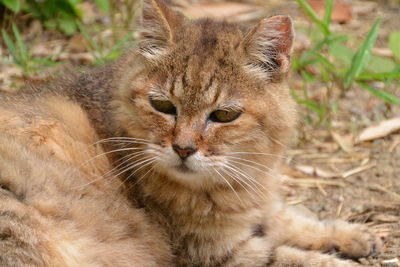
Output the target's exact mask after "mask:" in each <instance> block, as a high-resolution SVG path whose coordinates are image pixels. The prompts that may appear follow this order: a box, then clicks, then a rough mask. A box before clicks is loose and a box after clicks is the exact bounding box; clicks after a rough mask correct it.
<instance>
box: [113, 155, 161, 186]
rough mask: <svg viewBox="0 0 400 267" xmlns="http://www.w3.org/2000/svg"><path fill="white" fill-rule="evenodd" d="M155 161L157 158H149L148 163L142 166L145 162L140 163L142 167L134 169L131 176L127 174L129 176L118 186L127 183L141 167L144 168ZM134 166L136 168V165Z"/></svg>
mask: <svg viewBox="0 0 400 267" xmlns="http://www.w3.org/2000/svg"><path fill="white" fill-rule="evenodd" d="M156 160H157V156H155V157H153V158H151V159H150V161H147V163H146V164H143V163H145V161H144V162H140V164H143V165H142V166H140V167H139V168H137V169H136V170H135V171H134V172H132V173H131V174H129V176H128V177H126V178H125V179H124V180H122V182H121V183H120V185H119V186H122V185H123V184H125V182H126V181H128V180H129V179H130V178H131V177H132V176H133V175H134V174H135V173H136V172H137V171H139V170H140V169H142V168H143V167H146V166H148V165H150V164H152V163H153V162H154V161H156ZM136 166H137V164H136ZM135 184H136V183H135Z"/></svg>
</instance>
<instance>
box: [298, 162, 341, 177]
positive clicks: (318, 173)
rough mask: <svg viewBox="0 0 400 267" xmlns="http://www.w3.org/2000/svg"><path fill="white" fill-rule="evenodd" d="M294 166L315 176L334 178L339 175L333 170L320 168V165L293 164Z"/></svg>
mask: <svg viewBox="0 0 400 267" xmlns="http://www.w3.org/2000/svg"><path fill="white" fill-rule="evenodd" d="M294 167H295V168H296V169H297V170H299V171H301V172H303V173H305V174H308V175H312V176H315V177H321V178H335V177H338V176H339V175H338V174H337V173H335V172H332V171H328V170H324V169H321V168H320V167H315V166H308V165H295V166H294Z"/></svg>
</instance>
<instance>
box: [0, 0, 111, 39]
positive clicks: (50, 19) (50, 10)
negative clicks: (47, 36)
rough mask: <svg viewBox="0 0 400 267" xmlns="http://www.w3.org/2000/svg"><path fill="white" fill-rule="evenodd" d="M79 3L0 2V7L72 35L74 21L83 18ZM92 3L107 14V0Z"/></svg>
mask: <svg viewBox="0 0 400 267" xmlns="http://www.w3.org/2000/svg"><path fill="white" fill-rule="evenodd" d="M81 2H82V1H81V0H42V1H37V0H0V5H3V6H5V7H6V8H8V9H10V10H11V11H13V12H14V13H15V14H19V13H28V14H30V15H32V16H33V17H35V18H37V19H39V20H41V21H43V24H44V25H45V26H46V27H47V28H49V29H56V30H60V31H62V32H63V33H65V34H67V35H72V34H74V33H75V32H76V30H77V25H76V21H77V20H80V19H81V18H82V16H83V14H82V11H81V10H80V8H79V5H80V4H81ZM94 2H95V3H96V5H97V6H98V7H99V9H100V10H102V11H103V12H104V13H107V12H109V10H110V3H109V0H95V1H94Z"/></svg>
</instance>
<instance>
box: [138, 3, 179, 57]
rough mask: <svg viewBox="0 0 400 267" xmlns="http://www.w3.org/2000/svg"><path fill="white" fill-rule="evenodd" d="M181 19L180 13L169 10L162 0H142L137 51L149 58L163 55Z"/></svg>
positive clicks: (172, 41)
mask: <svg viewBox="0 0 400 267" xmlns="http://www.w3.org/2000/svg"><path fill="white" fill-rule="evenodd" d="M182 20H183V17H182V15H180V14H178V13H176V12H174V11H172V10H170V9H169V8H168V7H167V6H166V5H165V4H164V3H163V2H162V0H143V6H142V16H141V21H140V26H141V27H140V40H139V52H140V53H141V54H142V55H143V56H144V57H145V58H147V59H150V60H157V59H158V58H160V57H162V56H163V55H165V54H166V53H167V52H168V48H169V47H170V46H171V45H172V44H173V43H174V35H175V31H176V29H177V28H178V26H179V25H180V24H181V23H182Z"/></svg>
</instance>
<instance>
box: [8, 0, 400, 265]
mask: <svg viewBox="0 0 400 267" xmlns="http://www.w3.org/2000/svg"><path fill="white" fill-rule="evenodd" d="M169 2H170V4H171V5H174V6H176V7H177V8H178V9H181V10H182V9H183V10H184V12H185V13H186V14H187V15H189V16H191V17H196V16H201V15H203V13H202V12H203V11H204V10H208V12H209V13H208V15H210V16H217V17H218V16H220V15H221V12H227V14H228V15H227V16H228V17H229V16H231V14H230V12H231V13H235V12H237V10H238V11H239V13H240V11H241V10H242V11H243V8H247V9H248V10H250V11H249V12H247V11H246V12H247V13H246V14H247V15H246V14H239V15H235V16H231V20H243V21H244V23H247V22H248V21H249V20H250V21H252V20H253V21H254V20H255V19H257V18H259V17H260V16H265V15H267V14H289V15H291V16H292V17H293V19H294V22H295V24H296V27H297V28H304V27H307V25H309V22H308V20H307V19H306V18H305V16H304V15H303V14H302V12H301V11H300V9H299V8H298V6H297V4H296V3H295V1H277V0H270V1H265V0H246V1H241V2H244V3H245V4H246V5H248V6H246V7H245V6H241V7H240V6H235V5H230V6H228V5H226V4H224V2H222V3H221V1H219V4H220V6H211V9H210V8H209V6H208V8H209V9H207V8H205V9H204V10H203V11H201V10H202V8H200V7H204V6H200V7H199V6H196V5H197V3H198V2H200V4H201V3H202V2H201V1H186V0H175V1H174V0H170V1H169ZM314 2H318V0H314ZM342 2H344V3H347V4H348V5H349V6H350V7H351V9H352V11H353V12H352V15H351V16H350V17H346V16H348V14H347V15H346V14H341V12H340V10H342V11H343V9H339V11H338V12H339V14H338V16H339V18H338V19H339V20H340V19H344V20H346V21H345V23H343V24H338V23H336V24H333V25H332V27H333V28H334V29H335V30H337V31H341V32H345V33H347V34H350V35H352V36H361V37H362V36H365V35H366V33H367V32H368V31H369V29H370V27H371V25H372V23H373V21H374V20H375V18H376V17H377V16H381V17H382V18H383V23H382V27H381V30H380V33H379V37H378V40H377V49H375V53H377V54H381V55H386V54H387V49H386V40H387V37H388V34H389V33H390V32H391V31H393V30H396V29H399V25H398V24H399V18H398V15H399V14H400V13H399V12H400V2H399V1H397V0H391V1H390V0H387V1H384V0H379V1H378V0H377V1H355V0H347V1H345V0H342ZM189 3H190V4H189ZM193 3H194V4H193ZM193 5H194V6H193ZM253 5H258V8H255V10H253V11H254V12H253V11H251V9H252V8H253V9H254V6H253ZM260 6H262V9H260ZM342 13H343V12H342ZM341 15H344V16H345V18H340V16H341ZM42 30H43V29H40V28H38V26H37V24H34V23H32V24H31V25H30V26H29V28H28V30H27V33H24V34H28V35H29V34H30V35H35V34H38V32H41V31H42ZM102 34H103V35H104V36H106V37H107V36H109V33H108V32H106V31H104V32H102ZM107 34H108V35H107ZM27 38H28V39H29V38H30V37H29V36H28V37H27ZM107 38H108V37H107ZM307 45H309V40H308V38H307V36H306V35H305V34H304V32H302V31H301V30H300V31H299V32H298V35H297V39H296V45H295V52H296V51H301V50H302V49H306V48H307ZM65 51H66V52H65ZM32 52H33V54H34V55H40V56H48V55H54V54H57V56H56V57H53V59H55V60H63V59H64V60H69V61H70V62H72V63H76V62H79V63H81V64H82V63H87V62H90V61H92V60H93V54H92V53H89V52H88V51H86V49H85V42H82V36H74V37H72V38H68V39H67V38H65V37H62V36H61V37H60V35H55V37H54V36H53V37H51V36H50V37H49V35H48V34H46V33H44V34H43V39H42V40H41V41H39V42H36V45H35V46H34V49H33V51H32ZM2 54H3V55H4V54H6V52H5V50H4V48H3V52H2V51H1V50H0V56H1V55H2ZM389 57H390V55H389ZM59 69H60V68H59V67H56V68H55V69H53V70H52V71H50V72H54V71H58V70H59ZM11 74H16V77H14V78H13V79H10V77H11ZM20 76H21V71H20V70H19V69H18V68H16V67H15V66H13V65H12V64H6V63H5V62H1V61H0V87H1V88H2V89H3V90H13V83H16V84H18V81H20V80H18V79H19V77H20ZM290 84H291V86H292V88H295V89H296V87H299V86H300V87H301V86H303V83H302V82H301V77H300V76H299V75H298V74H296V73H293V74H292V75H291V83H290ZM313 90H314V93H315V94H316V95H317V96H318V94H324V91H323V90H322V91H321V92H319V91H318V90H319V88H314V89H313ZM391 90H392V93H394V94H395V95H397V96H400V88H398V87H392V88H391ZM337 101H338V112H337V114H335V116H334V117H331V118H330V119H329V120H330V121H329V122H322V123H320V124H315V123H308V122H306V120H305V119H304V117H305V116H306V115H307V114H309V113H310V111H308V110H307V109H306V108H304V107H299V113H300V116H299V117H300V123H299V126H298V129H297V134H296V138H295V139H294V140H293V142H292V144H291V145H290V146H289V147H288V149H287V152H286V155H285V157H286V159H285V160H284V163H283V165H282V167H281V168H280V172H281V173H282V178H283V182H284V196H285V197H286V201H287V202H288V203H289V204H291V205H296V206H299V207H302V208H303V209H304V210H306V212H307V211H309V212H310V214H313V216H317V217H318V218H320V219H335V218H341V219H345V220H350V221H354V222H362V223H366V224H368V225H370V226H371V227H372V229H374V230H375V231H376V232H377V233H378V235H379V236H381V237H382V239H383V240H384V251H383V254H382V255H381V256H379V258H369V259H362V260H361V261H360V262H361V263H362V264H363V265H364V266H386V267H395V266H400V164H399V162H400V132H399V131H398V130H396V129H400V127H399V126H398V124H399V123H398V122H394V124H396V123H397V126H396V127H397V128H396V127H394V129H395V130H393V131H391V132H388V133H385V134H382V136H381V137H374V138H371V140H367V141H362V140H361V141H357V137H359V136H360V133H362V131H363V130H364V129H367V128H368V127H370V126H371V125H375V124H379V123H380V122H382V121H387V120H388V119H390V118H396V117H397V118H398V117H399V116H400V108H399V106H393V105H392V106H389V105H387V104H385V103H384V102H383V101H381V100H379V99H377V98H374V97H372V96H371V95H370V94H369V93H368V92H366V91H365V90H362V89H360V88H352V89H351V90H350V91H348V92H346V93H345V95H344V97H342V98H340V99H338V100H337ZM396 132H397V133H396Z"/></svg>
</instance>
